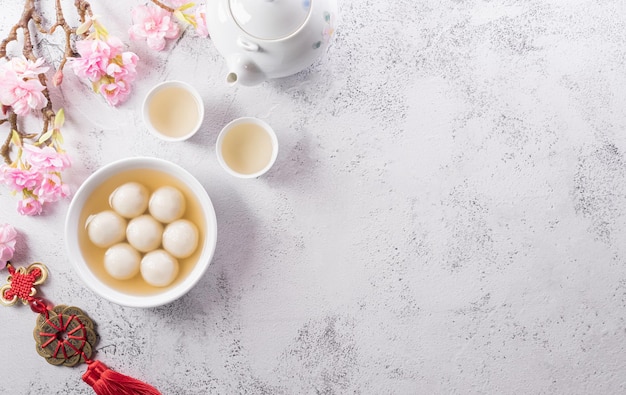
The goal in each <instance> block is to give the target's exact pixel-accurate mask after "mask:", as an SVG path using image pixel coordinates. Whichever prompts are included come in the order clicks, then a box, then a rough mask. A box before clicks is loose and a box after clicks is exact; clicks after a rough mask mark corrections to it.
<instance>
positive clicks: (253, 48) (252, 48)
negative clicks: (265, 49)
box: [237, 37, 259, 52]
mask: <svg viewBox="0 0 626 395" xmlns="http://www.w3.org/2000/svg"><path fill="white" fill-rule="evenodd" d="M237 45H239V46H240V47H241V48H243V49H245V50H246V51H249V52H257V51H258V50H259V46H258V44H255V43H251V42H250V41H246V40H244V39H243V38H241V37H239V38H237Z"/></svg>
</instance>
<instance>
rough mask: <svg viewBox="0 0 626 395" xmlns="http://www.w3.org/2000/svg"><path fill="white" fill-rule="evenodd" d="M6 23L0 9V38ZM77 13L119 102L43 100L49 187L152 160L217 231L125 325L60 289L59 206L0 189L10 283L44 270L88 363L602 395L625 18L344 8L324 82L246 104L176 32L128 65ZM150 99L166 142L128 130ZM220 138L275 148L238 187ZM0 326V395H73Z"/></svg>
mask: <svg viewBox="0 0 626 395" xmlns="http://www.w3.org/2000/svg"><path fill="white" fill-rule="evenodd" d="M19 3H21V2H20V1H7V0H5V1H3V4H2V6H3V12H2V14H1V15H0V33H2V36H4V35H5V34H6V32H7V31H8V29H9V26H10V25H11V24H12V23H13V22H14V21H15V20H16V19H17V16H18V15H19V13H20V11H21V5H20V4H19ZM66 3H67V8H68V9H69V8H70V5H71V4H70V3H71V2H70V1H65V2H64V4H66ZM92 3H93V4H92V5H93V8H94V10H95V11H96V13H97V14H99V15H100V16H101V21H102V22H103V23H104V24H105V25H106V26H107V27H108V28H109V30H110V31H111V32H112V33H113V34H116V35H118V36H120V37H121V38H122V39H123V40H124V41H125V42H127V43H128V46H129V48H130V49H131V50H133V51H135V52H137V53H138V54H139V56H140V57H141V59H142V63H141V65H140V67H139V72H140V78H139V79H138V80H137V82H136V83H135V85H134V89H135V93H134V95H133V96H132V98H131V99H130V100H129V101H128V102H127V103H125V104H124V105H122V106H120V107H119V108H111V107H109V106H108V105H107V104H106V103H105V102H104V101H103V100H102V99H101V98H100V97H98V96H96V95H94V94H92V93H91V92H90V89H89V87H87V86H86V85H85V84H84V83H83V82H82V81H79V80H78V79H77V78H76V77H75V76H74V75H72V73H71V72H68V73H66V78H65V82H64V84H63V85H62V87H61V88H60V89H53V90H52V95H53V100H54V101H55V106H57V107H60V106H63V107H64V108H65V109H66V112H67V118H68V121H67V127H66V128H65V136H66V140H67V143H66V148H67V149H68V151H69V152H70V154H71V155H72V156H73V158H74V167H73V168H72V169H71V170H70V171H69V172H68V173H67V174H66V180H67V181H68V182H69V183H70V185H71V186H72V188H73V190H76V189H77V188H78V186H79V185H80V183H81V182H82V181H84V180H85V178H86V177H87V176H88V175H89V174H90V173H92V172H93V171H95V170H96V169H97V168H98V167H100V166H102V165H103V164H106V163H109V162H111V161H113V160H116V159H120V158H125V157H129V156H139V155H148V156H158V157H160V158H165V159H168V160H171V161H174V162H176V163H178V164H180V165H181V166H183V167H184V168H186V169H187V170H189V171H190V172H191V173H192V174H194V175H195V176H196V177H197V178H198V179H199V180H200V181H201V183H202V184H203V185H204V186H205V188H206V190H207V191H208V193H209V195H210V196H211V198H212V199H213V202H214V205H215V208H216V212H217V217H218V229H219V236H218V245H217V250H216V254H215V258H214V260H213V263H212V265H211V266H210V268H209V270H208V272H207V273H206V275H205V276H204V277H203V279H202V280H201V281H200V283H199V284H198V285H197V286H196V287H195V288H193V290H192V291H191V292H189V294H188V295H186V296H185V297H183V298H182V299H180V300H178V301H176V302H174V303H172V304H169V305H166V306H163V307H159V308H154V309H147V310H141V309H133V308H124V307H120V306H117V305H114V304H112V303H109V302H107V301H105V300H103V299H101V298H99V297H97V296H96V295H94V294H93V293H92V292H91V291H90V290H89V289H88V288H86V287H85V285H84V284H82V283H81V281H80V280H79V278H78V277H77V275H76V274H75V273H74V272H73V270H72V268H71V267H70V265H69V264H68V261H67V256H66V252H65V249H64V247H63V243H64V241H63V222H64V217H65V214H66V211H67V207H68V204H69V201H67V202H61V203H59V204H57V205H55V206H50V207H49V209H48V210H46V211H45V213H44V214H43V215H41V216H40V217H37V218H25V217H20V216H19V215H18V214H17V213H16V212H15V209H14V207H15V204H16V202H17V200H16V198H15V197H13V196H11V195H10V194H9V193H8V191H7V190H6V188H3V189H0V203H1V204H0V216H1V221H0V222H9V223H12V224H13V225H14V226H16V227H17V228H18V230H19V231H20V234H21V237H20V240H19V243H18V247H19V251H18V253H17V256H16V259H15V260H14V261H15V262H16V263H17V264H27V263H30V262H32V261H35V260H40V261H43V262H45V263H46V264H47V265H48V266H49V268H50V269H51V276H50V279H49V280H48V282H47V283H46V284H45V285H44V286H42V287H41V291H42V292H43V294H44V295H45V296H46V297H47V298H49V299H51V300H53V301H55V302H57V303H64V304H73V305H77V306H79V307H81V308H83V309H84V310H85V311H86V312H88V314H90V316H91V317H92V318H93V319H94V320H95V321H97V322H98V327H99V333H100V336H101V341H100V343H99V346H98V359H100V360H102V361H103V362H105V363H106V364H108V365H109V366H111V367H112V368H114V369H116V370H118V371H121V372H124V373H126V374H129V375H131V376H135V377H139V378H142V379H144V380H146V381H148V382H149V383H152V384H153V385H155V386H156V387H158V388H159V389H160V390H161V391H162V392H163V393H164V394H205V393H211V394H234V393H246V394H345V393H357V394H430V393H441V394H520V393H525V394H555V393H556V394H618V393H624V392H626V378H625V376H624V370H625V368H626V352H625V350H624V347H625V346H624V345H625V343H626V322H625V318H624V317H625V309H626V242H625V238H626V158H625V153H626V134H625V133H624V131H625V129H626V111H625V108H626V44H625V42H626V18H624V16H625V15H626V2H623V1H619V0H607V1H595V0H572V1H567V2H566V1H556V0H552V1H549V0H524V1H522V0H517V1H516V0H494V1H479V0H467V1H459V0H425V1H419V2H416V1H412V0H401V1H393V2H380V1H369V0H368V1H366V0H347V1H343V2H341V5H340V9H341V13H342V16H341V25H340V26H339V28H338V29H337V32H336V36H335V38H334V42H333V45H332V46H331V48H330V49H329V50H328V53H327V55H326V56H325V57H324V59H322V60H321V61H319V62H317V63H316V64H315V65H314V66H312V67H311V68H309V69H308V70H306V71H304V72H302V73H299V74H298V75H295V76H293V77H289V78H285V79H282V80H277V81H270V82H267V83H264V84H263V85H261V86H259V87H255V88H246V87H229V86H227V85H226V84H225V82H224V79H225V75H226V71H227V70H226V68H225V64H224V62H223V60H222V59H221V57H220V55H219V54H218V53H217V52H216V51H215V49H214V48H213V47H212V45H211V42H210V40H208V39H201V38H198V37H194V35H193V33H192V32H189V31H188V32H186V33H185V34H184V36H183V37H182V38H181V39H180V40H178V41H176V42H172V43H170V44H169V45H168V47H167V49H166V50H165V51H164V52H161V53H156V52H153V51H150V50H149V49H148V48H147V47H146V45H145V43H140V42H129V41H128V36H127V29H128V26H129V25H130V17H129V10H130V8H131V7H132V6H133V5H135V4H142V3H141V2H139V1H135V0H133V1H129V2H115V4H116V5H113V2H101V1H95V0H94V1H93V2H92ZM118 3H119V4H121V3H124V5H117V4H118ZM68 14H69V11H68ZM47 15H48V16H49V17H50V14H47ZM46 40H48V41H45V42H41V44H43V45H42V47H41V48H40V51H41V52H40V53H42V54H43V55H44V56H46V57H47V59H49V60H51V61H53V62H54V61H58V59H59V57H60V48H58V47H55V46H54V45H49V43H50V42H51V43H52V44H54V43H58V42H59V41H58V38H47V39H46ZM167 79H180V80H183V81H187V82H190V83H193V84H194V85H195V86H196V87H197V88H198V89H199V91H200V93H201V95H202V97H203V98H204V100H205V104H206V121H205V123H204V125H203V130H202V131H201V132H200V133H198V134H197V135H196V136H194V137H193V138H192V139H191V140H189V141H187V142H183V143H165V142H161V141H158V140H156V139H155V138H154V137H153V136H152V135H150V134H149V133H148V132H147V130H146V129H145V128H144V126H143V124H142V121H141V117H140V113H139V111H138V108H139V107H140V104H141V101H142V98H143V96H144V95H145V93H146V92H147V91H148V90H149V89H150V88H151V87H152V86H153V85H154V84H156V83H158V82H160V81H163V80H167ZM239 116H257V117H260V118H262V119H264V120H266V121H267V122H269V123H270V124H271V125H272V126H273V127H274V128H275V130H276V132H277V134H278V138H279V141H280V147H281V149H280V153H279V157H278V160H277V162H276V165H275V167H274V168H273V169H272V170H271V172H270V173H268V174H267V175H265V176H263V177H262V178H259V179H255V180H239V179H234V178H232V177H230V176H229V175H227V174H226V173H225V172H224V171H223V170H222V169H221V168H220V167H219V165H218V163H217V160H216V157H215V153H214V144H215V140H216V137H217V133H218V132H219V130H220V129H221V127H222V126H223V125H225V124H226V123H227V122H228V121H230V120H232V119H234V118H236V117H239ZM5 132H6V131H5V129H2V133H5ZM4 273H6V272H4ZM3 277H4V276H3ZM0 310H1V311H0V319H1V320H2V326H1V330H0V345H1V347H0V352H1V354H2V356H3V357H2V360H3V365H4V368H3V369H2V373H1V374H0V376H1V377H2V380H0V393H3V394H5V393H6V394H8V393H11V394H88V393H91V390H90V389H89V388H88V387H87V386H86V385H85V384H84V383H82V381H81V378H80V376H81V374H82V372H83V371H84V368H74V369H69V368H59V367H53V366H49V365H48V364H47V363H46V362H45V361H44V360H43V359H42V358H40V357H39V356H38V355H37V353H36V352H35V350H34V342H33V340H32V334H31V333H32V328H33V325H34V321H35V317H34V315H33V314H32V313H31V312H30V310H29V309H28V307H26V306H21V307H15V308H1V309H0Z"/></svg>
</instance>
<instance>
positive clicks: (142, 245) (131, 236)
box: [126, 215, 163, 252]
mask: <svg viewBox="0 0 626 395" xmlns="http://www.w3.org/2000/svg"><path fill="white" fill-rule="evenodd" d="M162 235H163V225H161V223H160V222H159V221H157V220H156V219H154V218H152V217H151V216H149V215H142V216H139V217H137V218H133V219H131V220H130V222H129V223H128V227H127V228H126V239H127V240H128V242H129V243H130V245H131V246H133V247H135V248H136V249H138V250H139V251H141V252H148V251H152V250H156V249H157V248H159V246H160V245H161V236H162Z"/></svg>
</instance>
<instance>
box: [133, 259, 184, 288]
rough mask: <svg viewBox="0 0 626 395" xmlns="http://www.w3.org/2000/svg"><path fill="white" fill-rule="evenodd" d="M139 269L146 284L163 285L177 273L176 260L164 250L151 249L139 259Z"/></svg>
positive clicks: (168, 282) (169, 281) (170, 281)
mask: <svg viewBox="0 0 626 395" xmlns="http://www.w3.org/2000/svg"><path fill="white" fill-rule="evenodd" d="M140 271H141V276H142V277H143V279H144V280H145V281H146V282H147V283H148V284H150V285H152V286H155V287H165V286H166V285H169V284H171V283H172V281H174V279H175V278H176V276H177V275H178V260H176V258H174V257H173V256H171V255H170V254H168V253H167V252H166V251H164V250H156V251H152V252H149V253H147V254H146V255H145V256H144V257H143V259H142V260H141V267H140Z"/></svg>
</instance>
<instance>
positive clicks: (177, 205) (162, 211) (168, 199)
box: [148, 186, 185, 224]
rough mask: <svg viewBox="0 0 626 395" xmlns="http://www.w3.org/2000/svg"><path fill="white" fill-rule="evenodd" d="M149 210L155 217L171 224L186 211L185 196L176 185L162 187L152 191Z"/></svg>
mask: <svg viewBox="0 0 626 395" xmlns="http://www.w3.org/2000/svg"><path fill="white" fill-rule="evenodd" d="M148 210H149V211H150V214H152V216H153V217H154V218H156V219H157V220H159V221H161V222H163V223H166V224H169V223H170V222H172V221H175V220H177V219H179V218H180V217H182V216H183V214H184V213H185V197H184V196H183V194H182V193H181V192H180V191H179V190H178V189H176V188H174V187H170V186H165V187H161V188H159V189H157V190H156V191H154V192H153V193H152V196H151V197H150V202H149V204H148Z"/></svg>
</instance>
